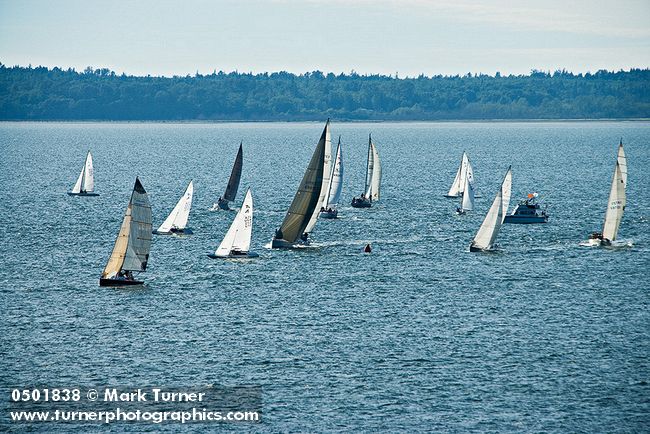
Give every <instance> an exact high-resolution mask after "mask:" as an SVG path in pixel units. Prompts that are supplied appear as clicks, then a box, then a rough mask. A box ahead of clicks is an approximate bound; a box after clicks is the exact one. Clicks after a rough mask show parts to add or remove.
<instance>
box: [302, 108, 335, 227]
mask: <svg viewBox="0 0 650 434" xmlns="http://www.w3.org/2000/svg"><path fill="white" fill-rule="evenodd" d="M322 141H325V155H324V160H323V179H322V181H321V184H322V185H321V189H320V195H319V197H318V205H317V206H316V208H315V209H314V211H313V213H312V215H311V218H310V219H309V222H308V223H307V226H306V227H305V230H304V232H306V233H308V234H310V233H311V232H312V231H313V230H314V226H316V221H317V220H318V216H319V215H320V209H321V208H322V207H325V206H327V192H328V191H329V190H328V188H329V185H330V176H331V175H332V173H331V172H332V139H331V136H330V121H329V119H328V120H327V122H326V123H325V129H324V130H323V134H321V138H320V141H319V143H318V144H319V145H320V142H322ZM301 235H302V234H301Z"/></svg>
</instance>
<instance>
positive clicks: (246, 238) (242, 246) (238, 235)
mask: <svg viewBox="0 0 650 434" xmlns="http://www.w3.org/2000/svg"><path fill="white" fill-rule="evenodd" d="M252 237H253V195H252V194H251V190H250V188H249V189H248V191H246V196H245V197H244V202H243V203H242V206H241V208H240V209H239V212H238V213H237V215H236V216H235V219H234V220H233V222H232V224H231V225H230V229H228V232H226V236H225V237H223V240H222V241H221V244H219V247H218V248H217V250H216V251H215V252H214V254H215V255H216V256H219V257H227V256H229V255H230V253H231V252H232V251H233V250H235V251H237V252H241V253H246V252H248V250H249V249H250V246H251V238H252Z"/></svg>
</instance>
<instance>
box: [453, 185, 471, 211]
mask: <svg viewBox="0 0 650 434" xmlns="http://www.w3.org/2000/svg"><path fill="white" fill-rule="evenodd" d="M473 209H474V187H472V183H471V182H469V177H468V176H466V177H465V188H464V189H463V197H462V199H461V201H460V206H458V207H456V213H457V214H459V215H463V214H465V213H467V211H472V210H473Z"/></svg>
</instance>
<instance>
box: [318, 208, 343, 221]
mask: <svg viewBox="0 0 650 434" xmlns="http://www.w3.org/2000/svg"><path fill="white" fill-rule="evenodd" d="M338 215H339V212H338V211H337V210H333V211H321V212H320V216H319V217H320V218H322V219H335V218H338Z"/></svg>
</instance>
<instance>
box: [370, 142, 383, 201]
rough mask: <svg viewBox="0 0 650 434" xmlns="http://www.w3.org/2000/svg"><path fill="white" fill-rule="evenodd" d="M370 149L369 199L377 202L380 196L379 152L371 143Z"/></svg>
mask: <svg viewBox="0 0 650 434" xmlns="http://www.w3.org/2000/svg"><path fill="white" fill-rule="evenodd" d="M370 147H371V149H372V165H373V168H372V178H371V181H370V194H369V195H368V197H370V198H371V199H372V200H373V201H378V200H379V199H380V197H381V194H380V185H381V161H380V160H379V152H377V147H376V146H375V144H374V143H371V146H370Z"/></svg>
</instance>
